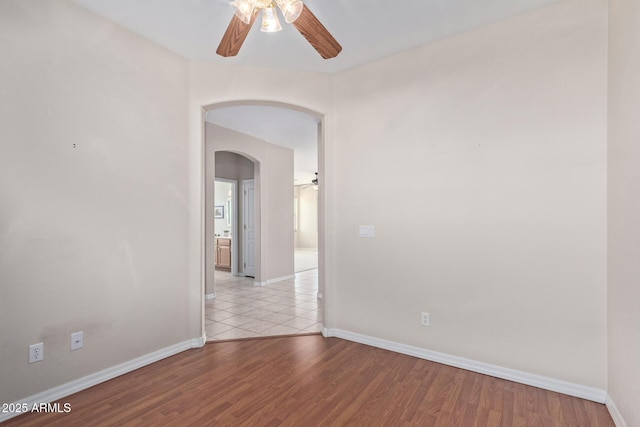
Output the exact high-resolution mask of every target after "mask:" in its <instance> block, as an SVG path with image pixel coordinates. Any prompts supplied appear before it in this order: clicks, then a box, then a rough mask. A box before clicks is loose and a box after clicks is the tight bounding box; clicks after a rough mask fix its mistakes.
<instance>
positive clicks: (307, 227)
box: [297, 185, 318, 248]
mask: <svg viewBox="0 0 640 427" xmlns="http://www.w3.org/2000/svg"><path fill="white" fill-rule="evenodd" d="M297 187H299V189H298V193H299V194H298V233H297V234H298V242H297V244H298V247H300V248H317V247H318V191H317V190H314V189H313V187H312V186H309V185H305V186H301V185H299V186H297Z"/></svg>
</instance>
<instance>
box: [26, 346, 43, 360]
mask: <svg viewBox="0 0 640 427" xmlns="http://www.w3.org/2000/svg"><path fill="white" fill-rule="evenodd" d="M43 358H44V344H43V343H41V342H39V343H38V344H31V345H30V346H29V363H34V362H39V361H41V360H42V359H43Z"/></svg>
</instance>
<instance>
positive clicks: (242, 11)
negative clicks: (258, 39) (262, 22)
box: [231, 0, 255, 24]
mask: <svg viewBox="0 0 640 427" xmlns="http://www.w3.org/2000/svg"><path fill="white" fill-rule="evenodd" d="M231 5H232V6H233V7H235V8H236V16H237V17H238V18H240V19H241V20H242V22H244V23H245V24H249V23H251V15H252V14H253V9H254V8H255V7H254V5H253V2H252V1H251V0H235V1H234V2H232V3H231Z"/></svg>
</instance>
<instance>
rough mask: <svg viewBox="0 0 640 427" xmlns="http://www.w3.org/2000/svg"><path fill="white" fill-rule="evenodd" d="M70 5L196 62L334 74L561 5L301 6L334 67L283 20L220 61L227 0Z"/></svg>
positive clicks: (317, 0) (443, 1) (323, 2)
mask: <svg viewBox="0 0 640 427" xmlns="http://www.w3.org/2000/svg"><path fill="white" fill-rule="evenodd" d="M73 1H74V2H75V3H77V4H79V5H81V6H83V7H85V8H87V9H89V10H91V11H93V12H95V13H97V14H99V15H102V16H104V17H105V18H107V19H109V20H111V21H113V22H115V23H117V24H120V25H121V26H123V27H125V28H127V29H129V30H131V31H133V32H134V33H137V34H140V35H142V36H143V37H146V38H148V39H150V40H153V41H155V42H156V43H158V44H160V45H162V46H165V47H167V48H169V49H170V50H172V51H174V52H176V53H178V54H180V55H182V56H184V57H185V58H188V59H191V60H199V61H214V62H226V63H233V64H242V65H250V66H264V67H271V68H287V69H297V70H308V71H317V72H328V73H331V72H337V71H343V70H346V69H350V68H353V67H356V66H358V65H362V64H365V63H367V62H371V61H374V60H376V59H381V58H385V57H388V56H391V55H394V54H396V53H399V52H403V51H406V50H409V49H411V48H414V47H417V46H420V45H424V44H427V43H431V42H433V41H435V40H438V39H442V38H444V37H448V36H451V35H454V34H459V33H461V32H464V31H467V30H470V29H473V28H477V27H480V26H483V25H487V24H490V23H492V22H495V21H498V20H500V19H503V18H506V17H509V16H513V15H517V14H520V13H523V12H526V11H529V10H532V9H535V8H537V7H541V6H544V5H548V4H551V3H554V2H556V1H558V0H404V1H400V0H304V3H305V4H306V5H307V6H308V7H309V9H311V10H312V11H313V13H314V14H315V15H316V16H317V17H318V19H319V20H320V21H321V22H322V23H323V24H324V25H325V27H327V29H328V30H329V31H330V32H331V33H332V34H333V36H334V37H335V38H336V39H337V40H338V42H339V43H340V44H341V45H342V47H343V50H342V53H340V55H338V57H337V58H334V59H330V60H324V59H322V58H321V57H320V55H318V53H317V52H316V51H315V50H314V49H313V48H312V47H311V45H309V43H307V41H306V40H305V39H304V38H303V37H302V35H300V34H299V33H298V32H297V30H296V29H295V27H293V25H290V24H286V23H285V22H284V20H283V19H282V20H281V21H282V26H283V31H280V32H278V33H272V34H268V33H262V32H260V30H259V24H258V25H255V26H254V28H252V29H251V32H250V33H249V36H248V37H247V40H246V41H245V43H244V45H243V46H242V49H241V50H240V53H239V54H238V56H237V57H234V58H222V57H220V56H218V55H216V53H215V51H216V48H217V46H218V43H219V42H220V39H221V38H222V35H223V34H224V32H225V30H226V28H227V25H228V24H229V21H230V20H231V17H232V16H233V8H232V6H231V5H230V4H229V3H230V1H228V0H73ZM402 5H403V6H402ZM401 6H402V7H401Z"/></svg>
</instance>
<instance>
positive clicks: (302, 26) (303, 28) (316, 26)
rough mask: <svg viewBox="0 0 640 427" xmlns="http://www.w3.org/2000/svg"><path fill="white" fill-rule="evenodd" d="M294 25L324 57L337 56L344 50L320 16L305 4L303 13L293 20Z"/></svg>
mask: <svg viewBox="0 0 640 427" xmlns="http://www.w3.org/2000/svg"><path fill="white" fill-rule="evenodd" d="M293 25H294V26H295V27H296V28H297V29H298V31H300V34H302V35H303V36H304V38H305V39H307V41H308V42H309V43H311V46H313V48H314V49H315V50H317V51H318V53H319V54H320V56H322V57H323V58H324V59H329V58H335V57H336V56H338V54H339V53H340V51H342V46H340V43H338V42H337V40H336V39H334V38H333V36H332V35H331V33H330V32H329V30H327V29H326V28H325V27H324V25H322V23H321V22H320V21H318V18H316V16H315V15H314V14H313V13H312V12H311V11H310V10H309V8H308V7H307V6H306V5H304V6H303V8H302V13H301V14H300V16H299V17H298V19H296V20H295V21H293Z"/></svg>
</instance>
